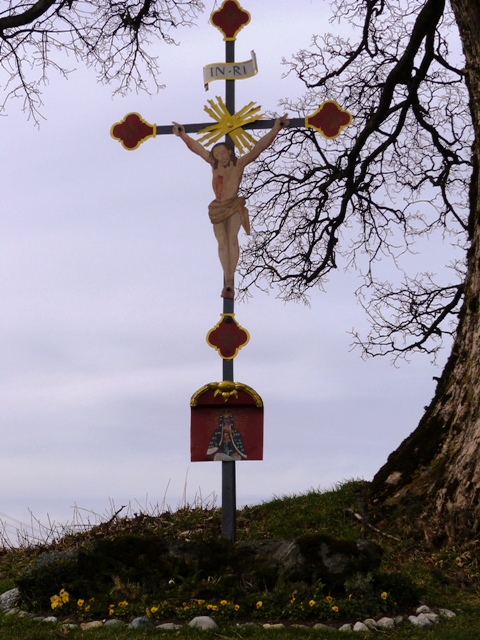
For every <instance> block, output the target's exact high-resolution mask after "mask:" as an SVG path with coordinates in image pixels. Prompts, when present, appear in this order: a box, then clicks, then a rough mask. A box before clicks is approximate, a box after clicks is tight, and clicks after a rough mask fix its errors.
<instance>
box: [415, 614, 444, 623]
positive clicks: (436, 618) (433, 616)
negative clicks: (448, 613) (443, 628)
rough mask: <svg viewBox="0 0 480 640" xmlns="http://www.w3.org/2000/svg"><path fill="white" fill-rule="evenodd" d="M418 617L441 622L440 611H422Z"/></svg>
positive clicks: (432, 621)
mask: <svg viewBox="0 0 480 640" xmlns="http://www.w3.org/2000/svg"><path fill="white" fill-rule="evenodd" d="M418 617H419V618H425V619H426V620H430V622H431V623H432V624H438V623H439V622H440V616H439V615H438V613H420V614H419V616H418Z"/></svg>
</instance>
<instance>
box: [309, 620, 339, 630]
mask: <svg viewBox="0 0 480 640" xmlns="http://www.w3.org/2000/svg"><path fill="white" fill-rule="evenodd" d="M313 629H315V631H335V629H334V628H333V627H329V626H328V624H323V623H322V622H317V624H314V625H313Z"/></svg>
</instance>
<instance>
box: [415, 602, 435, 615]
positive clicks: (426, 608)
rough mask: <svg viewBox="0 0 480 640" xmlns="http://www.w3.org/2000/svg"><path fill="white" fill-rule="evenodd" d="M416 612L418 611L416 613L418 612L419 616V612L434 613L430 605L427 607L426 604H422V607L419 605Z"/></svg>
mask: <svg viewBox="0 0 480 640" xmlns="http://www.w3.org/2000/svg"><path fill="white" fill-rule="evenodd" d="M415 613H416V614H417V616H418V614H419V613H432V611H431V609H430V607H427V605H426V604H422V606H421V607H418V608H417V610H416V611H415Z"/></svg>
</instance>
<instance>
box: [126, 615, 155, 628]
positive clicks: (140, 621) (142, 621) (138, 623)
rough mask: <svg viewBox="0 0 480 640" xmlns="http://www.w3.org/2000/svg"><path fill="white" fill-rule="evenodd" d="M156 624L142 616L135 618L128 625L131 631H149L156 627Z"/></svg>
mask: <svg viewBox="0 0 480 640" xmlns="http://www.w3.org/2000/svg"><path fill="white" fill-rule="evenodd" d="M154 626H155V625H154V623H153V622H152V620H150V618H147V617H146V616H140V617H139V618H134V619H133V620H132V621H131V622H130V624H129V625H128V628H129V629H148V628H150V627H154Z"/></svg>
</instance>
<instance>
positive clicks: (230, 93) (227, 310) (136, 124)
mask: <svg viewBox="0 0 480 640" xmlns="http://www.w3.org/2000/svg"><path fill="white" fill-rule="evenodd" d="M210 21H211V23H212V24H213V26H215V27H216V28H218V29H219V30H220V31H221V32H222V34H223V37H224V41H225V63H218V64H209V65H207V66H206V67H204V70H203V74H204V84H205V88H206V89H207V88H208V84H209V83H210V82H211V81H214V80H224V81H225V102H224V103H223V102H222V101H221V99H220V98H219V97H217V98H216V102H215V101H214V100H209V101H208V102H209V106H206V107H204V110H205V111H206V112H207V113H208V115H210V116H211V117H212V118H213V119H214V120H216V123H214V124H212V122H207V123H205V122H204V123H192V124H186V125H182V129H183V130H184V131H185V133H187V134H188V133H200V134H204V135H203V137H202V138H200V140H199V142H202V141H206V142H207V144H211V143H214V142H217V141H218V140H219V139H220V138H221V137H222V136H224V137H225V140H227V141H228V142H229V143H230V144H233V145H235V146H236V147H237V148H238V149H239V150H240V151H241V152H242V153H243V152H244V151H245V150H248V149H250V148H251V147H252V146H253V145H254V143H255V139H254V138H253V137H252V136H251V135H250V134H249V133H247V130H254V129H271V128H272V127H273V126H274V124H275V120H267V119H265V120H264V119H261V114H260V113H259V111H260V107H258V106H255V104H254V103H253V102H251V103H250V104H248V105H246V106H245V107H243V108H242V109H240V110H239V111H238V113H236V112H235V81H236V80H241V79H245V78H250V77H252V76H253V75H255V74H256V72H257V65H256V58H255V54H254V52H253V51H252V54H251V55H252V59H251V60H248V61H246V62H236V61H235V40H236V36H237V33H238V32H239V31H240V30H241V29H242V28H243V27H244V26H245V25H246V24H248V23H249V22H250V14H249V13H248V12H247V11H245V10H244V9H242V7H241V6H240V4H239V2H238V0H224V1H223V3H222V5H221V7H220V9H218V10H216V11H214V12H213V13H212V14H211V17H210ZM351 119H352V116H351V114H350V113H348V111H345V110H343V109H342V108H341V107H340V106H339V105H338V104H337V103H336V102H335V101H333V100H327V101H325V102H323V103H322V105H321V106H320V107H319V109H318V110H317V111H316V112H315V113H314V114H312V115H311V116H308V117H306V118H292V119H290V121H289V124H288V125H287V126H288V127H309V128H313V129H315V130H317V131H319V132H320V133H322V134H323V135H324V136H325V137H326V138H334V137H336V136H338V135H339V133H340V132H341V130H342V129H343V128H345V127H346V126H348V124H350V122H351ZM172 133H173V130H172V125H162V126H157V125H152V124H149V123H148V122H146V121H145V120H144V119H143V118H142V117H141V116H140V115H139V114H137V113H129V114H127V115H126V116H125V118H124V119H123V120H122V121H121V122H118V123H116V124H114V125H113V126H112V128H111V135H112V137H113V138H115V139H116V140H118V141H119V142H120V143H121V144H122V145H123V147H124V148H125V149H128V150H133V149H136V148H137V147H138V146H139V145H140V144H141V143H142V142H143V141H144V140H147V139H148V138H152V137H153V138H154V137H156V136H158V135H169V134H172ZM233 317H234V298H233V295H232V297H226V296H224V297H223V318H224V319H226V321H228V322H229V323H230V325H229V326H230V329H229V331H230V332H231V331H234V330H236V331H237V332H238V331H240V333H241V332H242V331H243V333H244V334H245V336H246V339H245V338H244V337H243V336H242V337H240V338H239V342H238V343H237V346H236V349H235V353H234V355H233V356H232V355H228V356H226V355H225V354H224V353H223V352H222V349H218V350H219V352H220V355H221V356H222V359H223V372H222V373H223V375H222V382H223V385H224V386H223V387H222V388H221V389H220V386H221V385H217V387H216V391H215V394H214V395H215V396H216V395H217V393H221V392H224V393H222V395H225V399H226V400H227V399H229V398H230V397H231V396H234V395H235V394H237V390H236V389H237V387H238V388H240V387H241V388H242V389H244V390H245V389H247V390H249V392H250V395H251V396H252V397H253V398H255V401H257V398H258V395H257V394H256V392H254V391H253V390H252V389H250V388H249V387H246V385H240V383H234V374H233V359H234V356H235V355H236V353H237V351H238V349H239V348H241V347H242V346H243V345H244V344H246V342H247V341H248V334H247V333H246V332H245V331H244V330H242V329H241V328H240V327H239V325H237V324H236V323H235V321H234V320H233ZM217 328H218V325H217V327H216V328H215V329H217ZM213 332H214V330H212V331H211V332H210V334H212V333H213ZM210 334H209V335H210ZM229 340H230V343H231V342H232V334H231V333H230V338H229ZM207 341H208V342H209V344H211V346H215V347H216V345H215V344H213V338H212V342H211V341H210V340H209V339H208V337H207ZM215 384H216V383H212V384H210V385H206V386H205V387H204V388H203V389H202V390H201V391H202V392H203V390H204V389H207V388H211V387H212V385H215ZM225 390H226V392H225ZM237 395H238V394H237ZM260 404H261V399H260ZM192 406H193V405H192ZM257 406H259V405H258V404H257ZM261 406H262V409H263V405H261ZM262 430H263V414H262ZM262 438H263V431H262ZM262 447H263V439H262ZM262 452H263V448H262ZM192 459H193V458H192ZM257 459H259V458H257ZM260 459H261V458H260ZM222 536H223V537H225V538H227V539H229V540H231V541H235V539H236V477H235V461H234V460H228V461H222Z"/></svg>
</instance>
